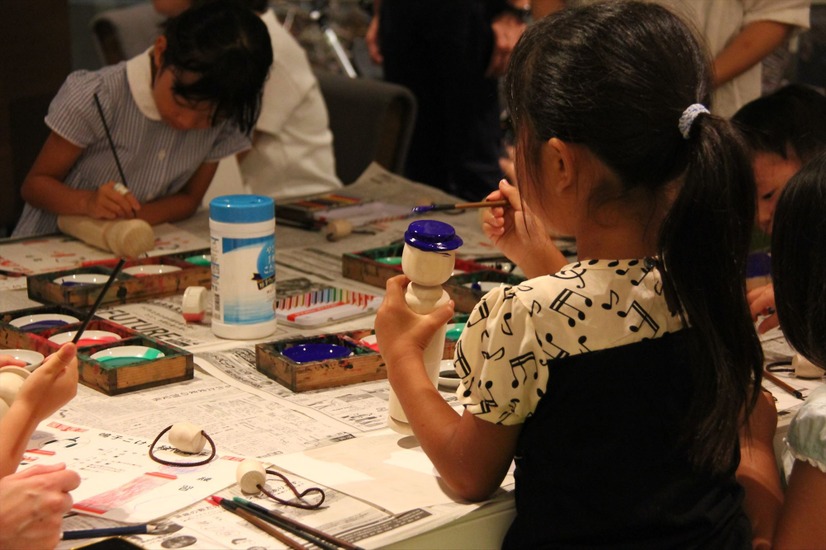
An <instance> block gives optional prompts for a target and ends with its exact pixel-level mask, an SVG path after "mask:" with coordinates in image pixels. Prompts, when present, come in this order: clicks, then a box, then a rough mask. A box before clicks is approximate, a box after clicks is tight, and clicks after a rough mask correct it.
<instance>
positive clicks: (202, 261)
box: [186, 254, 212, 266]
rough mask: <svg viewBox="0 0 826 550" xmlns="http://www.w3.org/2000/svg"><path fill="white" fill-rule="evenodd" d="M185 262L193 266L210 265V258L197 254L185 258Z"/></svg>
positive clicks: (207, 255) (206, 255)
mask: <svg viewBox="0 0 826 550" xmlns="http://www.w3.org/2000/svg"><path fill="white" fill-rule="evenodd" d="M186 261H187V262H189V263H191V264H195V265H203V266H210V265H212V257H211V256H210V255H209V254H198V255H196V256H189V257H187V258H186Z"/></svg>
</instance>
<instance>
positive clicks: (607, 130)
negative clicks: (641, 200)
mask: <svg viewBox="0 0 826 550" xmlns="http://www.w3.org/2000/svg"><path fill="white" fill-rule="evenodd" d="M710 91H711V71H710V63H709V60H708V56H707V53H706V52H705V50H704V49H703V48H702V47H701V46H700V45H699V43H698V41H697V39H696V38H695V35H694V33H693V32H692V31H691V30H690V29H689V27H688V26H687V25H686V24H684V23H683V22H682V21H681V20H680V19H679V18H678V17H676V16H675V15H673V14H672V13H670V12H669V11H668V10H666V9H665V8H662V7H661V6H658V5H654V4H649V3H642V2H620V1H616V2H607V3H602V4H594V5H590V6H585V7H581V8H576V9H570V10H563V11H560V12H558V13H557V14H556V15H555V16H551V17H547V18H545V19H542V20H540V21H538V22H537V23H535V24H534V25H533V26H532V27H530V28H529V29H528V30H527V31H526V32H525V34H524V35H523V37H522V39H521V40H520V42H519V44H518V45H517V47H516V49H515V50H514V52H513V55H512V57H511V61H510V68H509V70H508V75H507V80H506V93H507V97H508V103H509V106H510V110H511V114H512V116H513V119H514V122H515V126H516V131H517V136H518V137H517V139H518V147H521V148H522V152H523V154H524V158H525V166H524V169H525V171H526V172H527V173H526V174H520V175H519V181H520V182H521V181H523V179H524V177H525V176H528V177H527V179H526V181H527V182H528V183H529V184H533V185H535V186H537V187H538V186H540V185H541V184H542V180H543V178H542V177H539V176H538V173H539V170H540V162H539V161H540V150H541V147H542V144H543V143H545V142H547V141H548V140H549V139H551V138H553V137H557V138H559V139H561V140H563V141H567V142H571V143H578V144H582V145H584V146H586V147H587V148H588V149H589V150H590V151H591V152H592V153H593V154H594V155H596V156H597V157H598V158H599V159H600V160H601V161H602V162H603V163H604V164H605V165H606V166H608V167H609V168H610V169H611V170H612V171H613V173H614V174H615V176H616V177H617V178H618V179H619V181H620V184H621V186H622V193H628V192H630V191H631V190H644V191H647V192H648V193H649V194H650V196H652V197H654V198H660V199H662V200H671V199H670V198H669V197H672V196H673V195H675V194H676V197H675V198H673V204H672V206H671V208H670V210H669V211H668V213H667V215H666V217H665V219H664V221H663V223H662V226H661V229H660V235H659V242H658V249H659V262H658V265H659V267H660V271H661V273H662V277H663V283H664V286H665V291H666V293H667V296H669V298H670V300H669V301H670V303H671V304H672V305H673V306H674V307H675V309H676V310H677V311H679V312H680V313H681V314H682V315H683V317H684V319H686V320H687V322H688V324H689V325H690V327H691V334H692V336H691V337H692V338H693V339H694V345H693V346H692V348H693V350H694V353H695V357H694V361H693V369H694V371H693V373H692V377H693V380H694V387H693V399H692V407H691V409H690V410H689V411H686V414H687V416H686V425H685V428H684V434H683V435H684V440H685V442H686V444H687V445H688V448H689V450H690V456H691V458H692V461H693V463H694V464H695V466H697V467H699V468H704V469H710V470H711V471H713V472H717V473H719V472H723V471H725V470H727V469H730V468H731V466H732V464H733V463H734V461H736V457H737V452H736V451H737V440H738V429H739V427H740V419H741V413H742V412H743V410H744V409H746V408H750V407H751V406H753V403H754V399H755V397H756V396H757V395H759V391H757V390H759V384H760V373H761V372H762V350H761V348H760V344H759V341H758V339H757V335H756V333H755V330H754V326H753V324H752V322H751V317H750V314H749V309H748V304H747V301H746V295H745V266H746V255H747V253H748V247H749V240H750V236H751V229H752V224H753V220H754V208H755V197H754V195H755V190H754V188H755V185H754V181H753V177H752V172H751V166H750V163H749V159H748V157H747V155H746V151H745V148H744V145H743V144H742V142H741V141H740V139H739V137H738V134H737V132H736V131H735V130H734V129H733V127H732V126H731V125H730V123H729V122H727V121H726V120H724V119H722V118H719V117H716V116H712V115H709V114H700V115H699V116H697V118H696V119H695V120H694V123H693V125H692V126H691V128H690V133H689V137H688V139H686V138H684V137H683V136H682V134H681V133H680V130H679V129H678V121H679V120H680V117H681V115H682V114H683V111H684V110H685V109H686V108H687V107H688V106H689V105H692V104H694V103H702V104H704V105H708V104H709V103H708V102H709V93H710ZM536 191H537V192H541V189H539V188H537V189H536ZM663 368H668V365H663Z"/></svg>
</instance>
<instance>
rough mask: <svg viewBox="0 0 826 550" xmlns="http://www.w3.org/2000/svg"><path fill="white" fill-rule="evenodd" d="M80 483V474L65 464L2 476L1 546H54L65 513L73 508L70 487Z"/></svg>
mask: <svg viewBox="0 0 826 550" xmlns="http://www.w3.org/2000/svg"><path fill="white" fill-rule="evenodd" d="M79 485H80V476H79V475H78V474H77V473H75V472H73V471H71V470H67V469H66V465H65V464H54V465H49V466H32V467H31V468H28V469H26V470H23V471H22V472H17V473H13V474H9V475H7V476H5V477H3V478H0V548H54V547H55V546H56V545H57V544H58V542H60V535H61V525H62V522H63V514H65V513H66V512H68V511H69V510H70V509H71V508H72V496H71V495H70V494H69V491H72V490H74V489H77V487H78V486H79Z"/></svg>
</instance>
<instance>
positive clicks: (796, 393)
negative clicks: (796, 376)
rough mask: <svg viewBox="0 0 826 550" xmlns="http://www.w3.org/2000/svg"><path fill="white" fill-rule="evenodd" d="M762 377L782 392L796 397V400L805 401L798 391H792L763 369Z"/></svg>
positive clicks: (787, 385)
mask: <svg viewBox="0 0 826 550" xmlns="http://www.w3.org/2000/svg"><path fill="white" fill-rule="evenodd" d="M763 377H764V378H765V379H766V380H768V381H769V382H771V383H772V384H774V385H775V386H777V387H778V388H780V389H781V390H784V391H786V392H788V393H790V394H791V395H793V396H795V397H797V398H798V399H805V398H804V397H803V394H802V393H801V392H800V390H796V389H794V388H793V387H792V386H790V385H789V384H787V383H786V382H784V381H782V380H781V379H779V378H778V377H776V376H775V375H774V374H772V373H770V372H769V371H767V370H765V369H763Z"/></svg>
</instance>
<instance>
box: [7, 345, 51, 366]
mask: <svg viewBox="0 0 826 550" xmlns="http://www.w3.org/2000/svg"><path fill="white" fill-rule="evenodd" d="M0 355H9V356H11V357H13V358H15V359H17V360H18V361H25V362H26V366H25V367H23V368H24V369H26V370H28V371H32V370H34V369H36V368H37V367H39V366H40V363H42V362H43V359H45V357H44V356H43V354H42V353H39V352H36V351H33V350H30V349H0ZM2 366H3V365H0V367H2Z"/></svg>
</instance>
